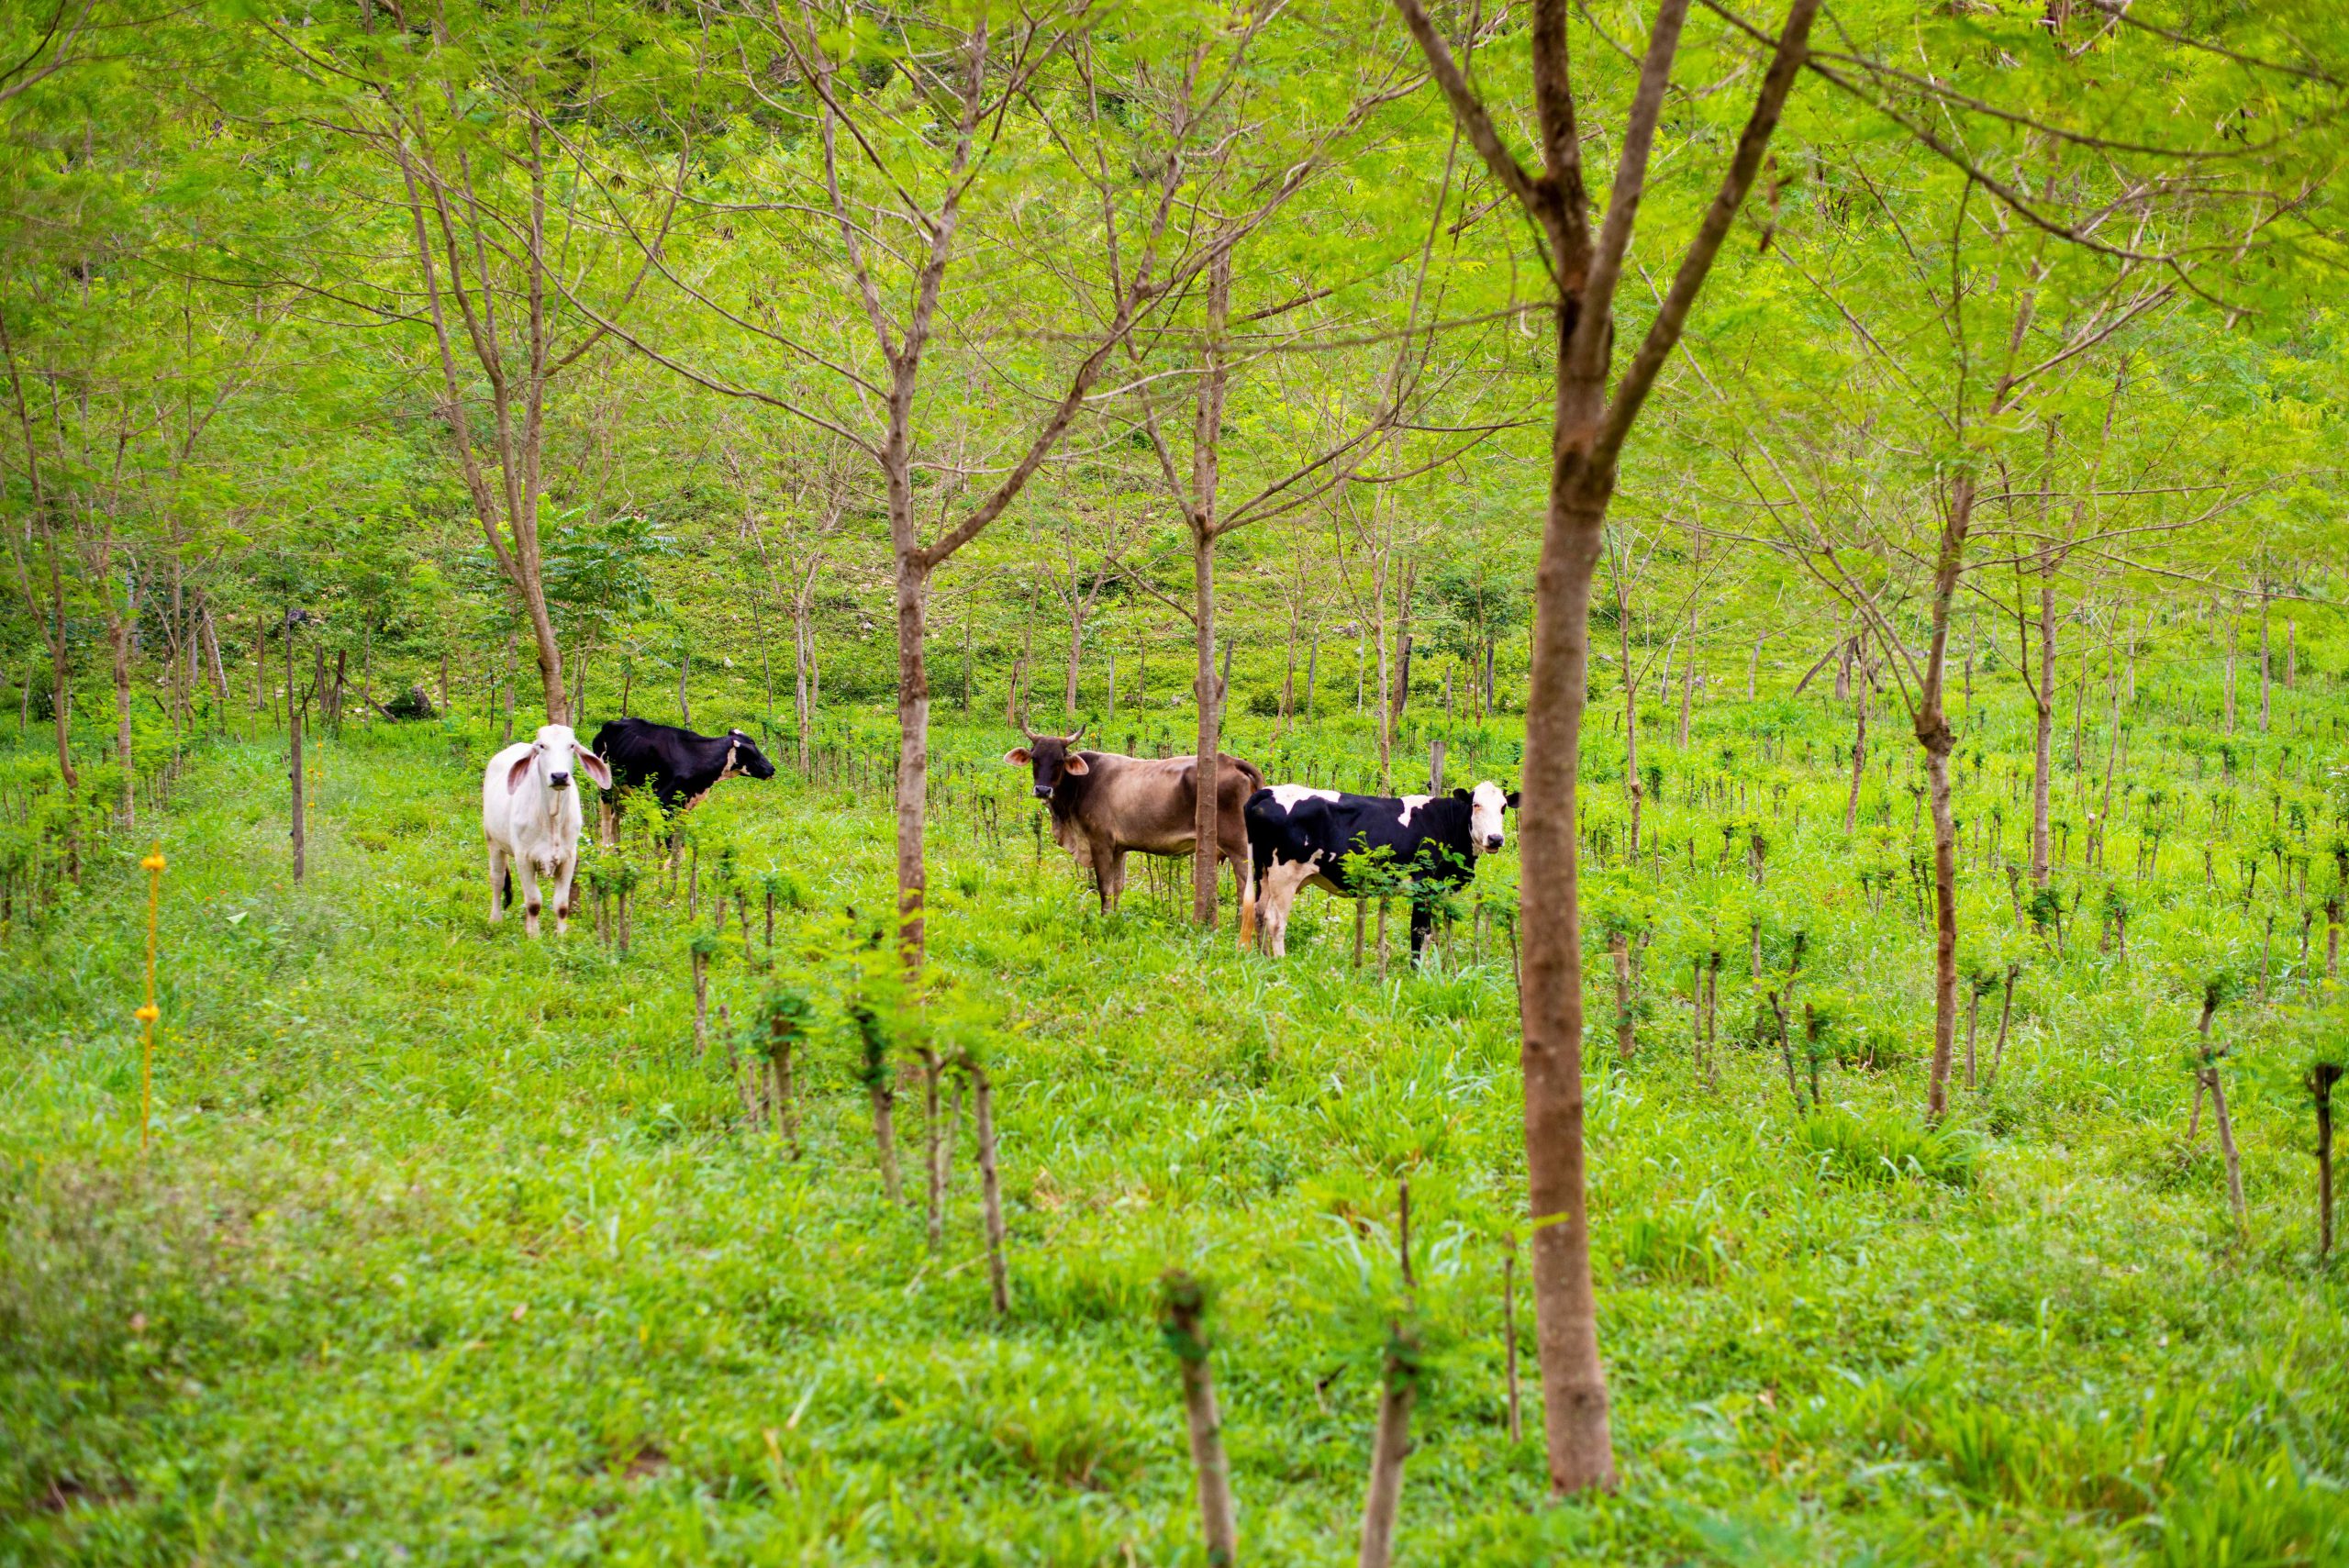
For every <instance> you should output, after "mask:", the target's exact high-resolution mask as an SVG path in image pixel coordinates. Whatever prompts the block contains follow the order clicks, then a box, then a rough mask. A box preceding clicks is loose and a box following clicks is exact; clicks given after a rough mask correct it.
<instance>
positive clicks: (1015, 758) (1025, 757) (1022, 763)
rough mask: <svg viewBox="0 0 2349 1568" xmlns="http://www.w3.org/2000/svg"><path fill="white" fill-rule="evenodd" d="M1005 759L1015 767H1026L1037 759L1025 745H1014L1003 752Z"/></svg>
mask: <svg viewBox="0 0 2349 1568" xmlns="http://www.w3.org/2000/svg"><path fill="white" fill-rule="evenodd" d="M1003 760H1004V761H1005V762H1009V763H1010V764H1011V765H1012V766H1013V767H1015V768H1024V767H1026V766H1027V765H1028V764H1029V763H1030V762H1034V761H1035V760H1036V759H1035V757H1034V755H1033V754H1032V753H1030V751H1029V750H1028V748H1027V747H1025V746H1014V747H1013V748H1012V749H1011V750H1010V751H1006V752H1005V753H1004V754H1003Z"/></svg>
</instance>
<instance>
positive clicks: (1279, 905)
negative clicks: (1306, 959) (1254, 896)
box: [1258, 861, 1313, 958]
mask: <svg viewBox="0 0 2349 1568" xmlns="http://www.w3.org/2000/svg"><path fill="white" fill-rule="evenodd" d="M1312 875H1313V867H1312V865H1311V864H1310V863H1291V864H1284V863H1282V862H1279V861H1274V862H1271V863H1270V865H1269V866H1268V868H1267V869H1266V871H1265V873H1264V889H1263V891H1262V892H1261V893H1260V894H1259V895H1258V897H1259V899H1260V900H1261V917H1262V919H1263V921H1264V951H1267V952H1269V953H1270V954H1272V956H1273V957H1275V958H1286V957H1287V956H1288V917H1289V911H1290V910H1292V909H1294V908H1295V907H1296V906H1297V890H1298V889H1300V888H1302V887H1303V886H1304V885H1305V884H1306V883H1307V881H1308V880H1309V879H1310V878H1311V877H1312Z"/></svg>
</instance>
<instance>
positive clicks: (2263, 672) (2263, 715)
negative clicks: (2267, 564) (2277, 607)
mask: <svg viewBox="0 0 2349 1568" xmlns="http://www.w3.org/2000/svg"><path fill="white" fill-rule="evenodd" d="M2267 669H2268V664H2267V583H2266V579H2265V578H2262V579H2261V580H2260V584H2259V732H2260V733H2261V734H2262V735H2265V734H2266V733H2267V715H2268V686H2269V682H2268V679H2267Z"/></svg>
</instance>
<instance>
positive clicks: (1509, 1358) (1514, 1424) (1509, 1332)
mask: <svg viewBox="0 0 2349 1568" xmlns="http://www.w3.org/2000/svg"><path fill="white" fill-rule="evenodd" d="M2328 1147H2329V1145H2328ZM2331 1168H2332V1167H2331V1166H2330V1165H2327V1167H2326V1169H2327V1170H2328V1171H2329V1170H2330V1169H2331ZM2327 1190H2328V1191H2330V1190H2331V1189H2330V1188H2328V1189H2327ZM1502 1244H1503V1245H1504V1246H1505V1247H1507V1248H1508V1251H1505V1252H1503V1253H1502V1254H1501V1345H1502V1352H1503V1353H1502V1359H1503V1361H1504V1362H1505V1364H1506V1365H1507V1367H1508V1440H1509V1441H1511V1442H1517V1441H1519V1440H1521V1439H1522V1438H1523V1437H1524V1435H1525V1434H1524V1429H1523V1426H1522V1424H1521V1422H1520V1417H1519V1414H1518V1393H1517V1238H1516V1237H1515V1236H1514V1235H1511V1236H1508V1237H1507V1238H1505V1239H1504V1240H1503V1242H1502Z"/></svg>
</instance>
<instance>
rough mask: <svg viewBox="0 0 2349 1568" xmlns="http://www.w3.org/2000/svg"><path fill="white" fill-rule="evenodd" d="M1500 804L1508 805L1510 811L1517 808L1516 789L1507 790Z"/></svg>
mask: <svg viewBox="0 0 2349 1568" xmlns="http://www.w3.org/2000/svg"><path fill="white" fill-rule="evenodd" d="M1501 804H1502V805H1503V806H1508V808H1509V809H1510V810H1511V811H1515V810H1516V809H1517V791H1515V790H1511V791H1509V792H1508V795H1505V796H1503V797H1502V800H1501Z"/></svg>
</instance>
